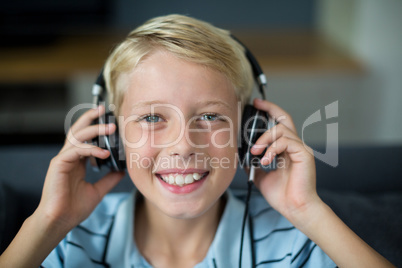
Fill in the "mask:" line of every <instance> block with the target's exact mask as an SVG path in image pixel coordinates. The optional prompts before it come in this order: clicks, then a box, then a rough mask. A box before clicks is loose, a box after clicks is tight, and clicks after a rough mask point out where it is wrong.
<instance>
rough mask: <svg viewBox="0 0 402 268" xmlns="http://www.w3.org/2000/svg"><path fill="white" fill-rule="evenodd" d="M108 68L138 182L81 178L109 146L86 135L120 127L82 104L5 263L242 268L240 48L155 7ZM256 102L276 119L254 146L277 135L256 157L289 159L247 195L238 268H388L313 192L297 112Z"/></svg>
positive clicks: (217, 32) (244, 89)
mask: <svg viewBox="0 0 402 268" xmlns="http://www.w3.org/2000/svg"><path fill="white" fill-rule="evenodd" d="M104 76H105V81H106V85H107V88H108V94H109V98H110V102H111V103H112V104H113V105H114V106H115V107H116V109H115V115H116V116H117V117H118V118H119V119H122V120H119V122H120V124H119V132H120V137H121V139H122V140H123V143H124V149H125V154H126V159H127V172H128V174H129V175H130V178H131V180H132V181H133V183H134V184H135V186H136V189H137V190H136V192H134V193H131V194H113V195H108V196H107V197H105V198H104V199H103V201H102V202H101V200H102V198H103V197H104V195H105V194H106V193H107V192H109V191H110V190H111V189H112V188H113V187H114V186H115V185H116V184H117V183H118V182H119V181H120V179H121V178H122V177H123V174H122V173H121V172H111V173H109V174H108V175H106V176H105V177H104V178H102V179H101V180H99V181H98V182H96V183H95V184H93V185H92V184H89V183H87V182H85V180H84V178H85V162H86V158H87V157H89V156H94V157H98V158H101V159H105V158H107V157H108V156H109V152H108V151H105V150H102V149H100V148H98V147H96V146H94V145H91V144H87V143H85V141H88V140H92V139H93V138H95V137H97V136H99V135H109V134H112V133H113V132H114V131H115V130H116V125H114V124H108V125H104V124H101V125H92V124H91V123H92V122H93V121H94V120H95V119H96V118H98V117H99V116H100V115H101V114H103V113H104V110H105V109H104V107H102V106H99V107H98V108H97V109H92V110H90V111H88V112H86V113H85V114H84V115H83V116H82V117H81V118H80V119H79V120H78V121H77V122H76V123H75V124H74V125H73V126H72V127H71V129H70V131H69V133H68V135H67V139H66V143H65V145H64V147H63V148H62V150H61V152H60V153H59V154H58V155H57V156H56V157H55V158H54V159H53V160H52V161H51V163H50V166H49V170H48V173H47V176H46V180H45V185H44V189H43V194H42V198H41V202H40V204H39V206H38V208H37V210H36V211H35V212H34V214H33V215H32V216H31V217H29V218H28V219H27V220H26V221H25V223H24V224H23V226H22V228H21V230H20V232H19V233H18V234H17V236H16V238H15V239H14V241H13V242H12V243H11V245H10V246H9V248H8V249H7V250H6V251H5V252H4V254H3V255H2V256H1V259H0V264H2V265H4V266H7V265H8V266H10V267H37V266H39V265H40V264H41V263H42V265H43V266H44V267H64V266H65V267H109V266H111V267H236V266H237V265H238V260H239V254H240V253H239V247H240V243H241V241H240V240H241V237H240V231H241V220H242V211H243V210H244V202H242V201H241V200H239V199H237V197H235V196H234V195H233V193H231V191H230V190H228V186H229V184H230V182H231V181H232V179H233V177H234V174H235V171H236V168H237V161H238V159H237V131H236V130H237V129H238V128H239V124H238V121H239V115H238V109H237V107H238V102H240V103H241V106H243V105H244V104H245V103H246V102H247V101H248V98H249V96H250V93H251V89H252V86H253V79H252V73H251V68H250V65H249V63H248V61H247V59H246V58H245V56H244V50H243V48H242V47H241V46H240V45H239V44H238V43H237V42H236V41H235V40H233V39H232V38H231V37H230V35H229V33H228V32H227V31H224V30H221V29H218V28H215V27H213V26H212V25H210V24H207V23H205V22H201V21H198V20H195V19H192V18H189V17H185V16H179V15H170V16H165V17H159V18H155V19H153V20H150V21H148V22H146V23H145V24H144V25H142V26H140V27H139V28H137V29H135V30H134V31H133V32H131V33H130V34H129V36H128V37H127V38H126V40H124V41H123V42H122V43H121V44H120V45H119V46H118V47H117V48H116V49H115V50H114V51H113V53H112V54H111V55H110V57H109V58H108V60H107V62H106V65H105V68H104ZM254 106H255V107H256V108H258V109H260V110H264V111H266V112H268V113H269V114H270V115H271V116H272V117H273V118H276V119H278V121H279V124H277V125H276V126H275V127H274V128H272V129H270V130H268V131H266V132H265V133H264V134H263V135H262V136H261V137H260V138H259V139H258V141H257V143H256V145H255V146H254V147H253V148H252V150H251V152H252V153H253V154H255V155H258V154H261V153H262V152H263V151H264V149H265V148H267V145H268V144H270V145H269V146H268V148H267V151H266V152H265V154H264V157H263V158H262V160H261V163H262V164H264V165H267V164H270V163H271V162H272V160H273V158H274V157H275V156H280V157H281V158H282V159H283V160H284V165H283V166H282V167H280V168H278V169H277V170H275V171H271V172H269V173H265V172H263V171H262V170H257V172H256V177H255V185H256V187H257V188H258V189H259V191H260V192H261V195H255V196H254V197H253V198H252V199H251V201H250V213H249V214H250V222H248V224H247V228H246V233H245V236H244V237H245V240H244V242H243V244H244V246H243V250H242V252H241V254H242V267H251V266H259V267H287V266H289V267H335V266H336V265H338V266H341V267H370V266H372V267H381V266H383V267H386V266H392V265H391V264H390V263H389V262H387V261H386V260H385V259H384V258H382V257H381V256H380V255H379V254H378V253H376V252H375V251H374V250H373V249H371V248H370V247H369V246H368V245H367V244H365V243H364V242H363V241H361V240H360V239H359V238H358V237H357V236H356V235H355V234H354V233H353V232H352V231H351V230H350V229H349V228H348V227H347V226H346V225H345V224H344V223H343V222H342V221H341V220H340V219H339V218H338V217H337V216H336V215H335V214H334V213H333V212H332V211H331V209H330V208H329V207H328V206H326V205H325V204H324V203H323V202H322V201H321V199H320V198H319V197H318V195H317V193H316V189H315V165H314V156H313V154H312V152H311V150H310V149H308V148H306V146H304V144H303V143H302V141H301V140H300V138H299V137H298V136H297V134H296V129H295V126H294V124H293V122H292V119H291V117H290V116H289V115H288V114H287V113H286V112H285V111H283V110H282V109H281V108H280V107H278V106H277V105H275V104H273V103H270V102H268V101H263V100H258V99H257V100H255V101H254ZM279 119H280V120H279ZM268 204H269V205H268ZM295 227H296V228H297V229H296V228H295ZM64 237H65V238H64ZM63 238H64V239H63ZM62 239H63V241H62V242H61V243H60V244H59V245H58V246H57V244H58V243H59V242H60V241H61V240H62ZM26 241H28V242H29V243H26ZM317 245H318V247H317ZM56 246H57V247H56ZM55 247H56V248H55ZM53 248H55V249H54V250H53ZM321 249H322V250H321ZM52 250H53V251H52ZM323 251H324V252H325V253H326V254H325V253H324V252H323ZM50 252H51V253H50ZM49 253H50V255H49ZM46 256H48V257H47V258H46ZM45 258H46V259H45ZM44 259H45V260H44ZM43 260H44V261H43ZM334 262H335V263H336V264H335V263H334Z"/></svg>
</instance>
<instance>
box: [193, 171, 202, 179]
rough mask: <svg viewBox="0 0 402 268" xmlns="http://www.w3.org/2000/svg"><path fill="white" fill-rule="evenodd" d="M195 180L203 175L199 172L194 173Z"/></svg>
mask: <svg viewBox="0 0 402 268" xmlns="http://www.w3.org/2000/svg"><path fill="white" fill-rule="evenodd" d="M193 178H194V180H196V181H198V180H199V179H200V178H201V175H200V174H198V173H193Z"/></svg>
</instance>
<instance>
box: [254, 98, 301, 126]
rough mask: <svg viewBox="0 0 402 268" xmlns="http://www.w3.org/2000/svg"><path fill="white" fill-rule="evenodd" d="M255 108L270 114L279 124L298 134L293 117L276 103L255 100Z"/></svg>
mask: <svg viewBox="0 0 402 268" xmlns="http://www.w3.org/2000/svg"><path fill="white" fill-rule="evenodd" d="M254 106H255V108H257V109H259V110H263V111H266V112H268V114H269V116H270V117H271V118H273V119H274V120H275V121H277V122H278V123H281V124H284V125H285V126H287V127H288V128H289V129H291V130H292V131H293V132H294V133H297V131H296V127H295V124H294V122H293V119H292V117H291V116H290V114H288V113H287V112H286V111H285V110H283V109H282V108H281V107H279V106H278V105H276V104H275V103H272V102H269V101H267V100H262V99H258V98H256V99H254Z"/></svg>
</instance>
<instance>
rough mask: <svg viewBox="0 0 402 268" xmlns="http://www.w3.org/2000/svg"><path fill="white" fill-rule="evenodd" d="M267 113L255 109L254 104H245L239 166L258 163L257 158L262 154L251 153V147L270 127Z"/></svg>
mask: <svg viewBox="0 0 402 268" xmlns="http://www.w3.org/2000/svg"><path fill="white" fill-rule="evenodd" d="M270 126H271V125H270V122H269V116H268V113H267V112H265V111H262V110H258V109H256V108H255V107H254V106H252V105H250V104H247V105H246V106H245V107H244V110H243V116H242V123H241V132H240V134H239V135H240V147H239V160H240V165H241V166H246V167H250V166H251V164H255V163H257V160H258V163H259V160H260V159H261V157H262V156H263V155H264V153H265V150H264V152H263V153H262V154H261V155H258V156H257V155H252V154H251V153H250V149H251V147H252V146H253V145H254V144H255V142H256V141H257V140H258V138H259V137H261V135H262V134H263V133H264V132H265V131H266V130H268V129H269V128H270Z"/></svg>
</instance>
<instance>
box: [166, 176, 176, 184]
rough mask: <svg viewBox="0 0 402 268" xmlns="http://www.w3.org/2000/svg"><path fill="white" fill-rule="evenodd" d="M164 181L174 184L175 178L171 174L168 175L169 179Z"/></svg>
mask: <svg viewBox="0 0 402 268" xmlns="http://www.w3.org/2000/svg"><path fill="white" fill-rule="evenodd" d="M166 182H167V183H169V184H174V182H175V179H174V177H173V175H172V174H170V175H169V181H166Z"/></svg>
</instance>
